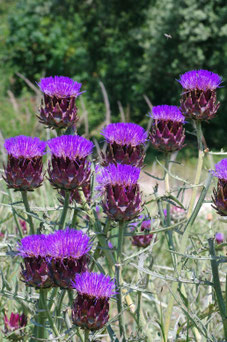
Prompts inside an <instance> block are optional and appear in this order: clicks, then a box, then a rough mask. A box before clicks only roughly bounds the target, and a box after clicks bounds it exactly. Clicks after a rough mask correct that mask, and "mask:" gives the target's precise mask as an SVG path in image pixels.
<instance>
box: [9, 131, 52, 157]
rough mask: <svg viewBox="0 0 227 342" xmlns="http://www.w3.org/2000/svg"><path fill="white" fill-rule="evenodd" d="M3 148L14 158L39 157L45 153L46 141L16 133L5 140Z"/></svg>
mask: <svg viewBox="0 0 227 342" xmlns="http://www.w3.org/2000/svg"><path fill="white" fill-rule="evenodd" d="M4 147H5V149H6V150H7V152H8V154H9V155H12V156H13V157H14V158H20V157H23V158H26V159H30V158H35V157H41V156H42V155H43V154H44V153H45V148H46V143H45V142H44V141H41V140H40V139H39V138H36V137H35V138H32V137H27V136H25V135H18V136H16V137H12V138H9V139H6V140H5V144H4Z"/></svg>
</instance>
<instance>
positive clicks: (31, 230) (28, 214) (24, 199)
mask: <svg viewBox="0 0 227 342" xmlns="http://www.w3.org/2000/svg"><path fill="white" fill-rule="evenodd" d="M21 195H22V200H23V202H24V207H25V210H26V213H27V217H28V222H29V226H30V234H31V235H32V234H35V228H34V224H33V220H32V216H31V215H30V213H31V209H30V206H29V203H28V196H27V191H21Z"/></svg>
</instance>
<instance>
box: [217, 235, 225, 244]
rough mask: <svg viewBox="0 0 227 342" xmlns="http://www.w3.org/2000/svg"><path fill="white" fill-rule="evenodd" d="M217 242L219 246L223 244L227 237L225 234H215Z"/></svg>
mask: <svg viewBox="0 0 227 342" xmlns="http://www.w3.org/2000/svg"><path fill="white" fill-rule="evenodd" d="M215 240H216V242H217V244H220V243H223V242H224V240H225V236H224V234H223V233H216V234H215Z"/></svg>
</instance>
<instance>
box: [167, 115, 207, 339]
mask: <svg viewBox="0 0 227 342" xmlns="http://www.w3.org/2000/svg"><path fill="white" fill-rule="evenodd" d="M195 126H196V133H197V141H198V149H199V153H198V163H197V169H196V175H195V181H194V185H195V187H194V188H193V190H192V196H191V200H190V203H189V208H188V213H187V218H188V219H189V218H190V217H191V215H192V211H193V208H194V205H195V200H196V195H197V188H198V187H197V185H198V184H199V183H200V177H201V172H202V166H203V158H204V152H203V144H202V137H203V134H202V128H201V122H200V121H195ZM191 226H192V224H188V225H187V227H186V228H187V229H185V231H184V234H183V237H182V240H181V244H180V254H184V253H185V250H186V247H187V245H188V237H189V232H190V228H191ZM181 267H182V263H179V264H178V265H177V267H176V271H177V273H179V272H180V271H181ZM177 287H178V283H173V285H172V288H171V294H172V295H171V297H170V298H169V299H168V306H167V309H166V313H165V321H164V322H165V324H164V338H163V341H165V342H166V341H167V340H168V332H169V326H170V321H171V316H172V311H173V305H174V298H175V297H176V293H177Z"/></svg>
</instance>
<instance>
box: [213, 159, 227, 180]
mask: <svg viewBox="0 0 227 342" xmlns="http://www.w3.org/2000/svg"><path fill="white" fill-rule="evenodd" d="M212 174H213V175H214V176H215V177H218V178H219V179H222V180H224V181H227V158H225V159H222V160H221V161H220V162H218V163H217V164H216V165H215V171H212Z"/></svg>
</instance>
